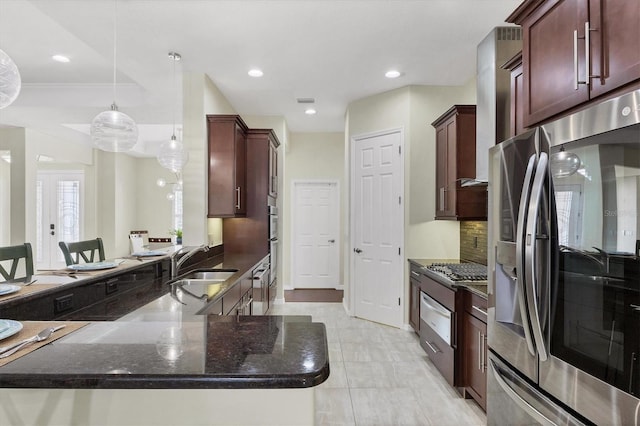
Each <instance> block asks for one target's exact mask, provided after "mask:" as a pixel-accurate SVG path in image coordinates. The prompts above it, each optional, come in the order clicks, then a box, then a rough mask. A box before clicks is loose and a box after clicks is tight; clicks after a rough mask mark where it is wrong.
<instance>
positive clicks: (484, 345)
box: [480, 333, 487, 373]
mask: <svg viewBox="0 0 640 426" xmlns="http://www.w3.org/2000/svg"><path fill="white" fill-rule="evenodd" d="M481 342H482V344H481V345H480V353H481V354H482V368H481V369H480V371H482V372H483V373H484V372H485V371H487V358H486V357H487V355H486V354H487V335H486V334H484V333H482V340H481Z"/></svg>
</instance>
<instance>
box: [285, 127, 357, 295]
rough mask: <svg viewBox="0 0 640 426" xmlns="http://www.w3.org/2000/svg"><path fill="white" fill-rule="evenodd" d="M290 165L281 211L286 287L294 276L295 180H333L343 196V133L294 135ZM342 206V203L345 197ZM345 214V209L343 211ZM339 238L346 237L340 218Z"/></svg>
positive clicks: (288, 163) (290, 283)
mask: <svg viewBox="0 0 640 426" xmlns="http://www.w3.org/2000/svg"><path fill="white" fill-rule="evenodd" d="M284 157H285V161H286V164H287V171H286V177H285V179H283V180H282V182H283V186H284V195H285V199H284V205H283V210H282V214H281V217H282V226H281V228H283V229H284V230H285V231H286V232H285V233H284V236H283V238H282V244H281V246H282V258H283V265H284V268H283V271H282V273H281V274H280V276H281V277H282V283H283V288H284V287H292V286H293V284H294V283H293V282H292V277H291V238H292V235H291V225H292V221H291V201H292V195H293V194H292V186H293V182H294V181H300V180H305V179H309V180H323V179H325V180H331V181H337V182H338V184H339V189H340V192H341V194H342V193H343V192H344V190H345V186H346V185H347V182H346V180H345V169H344V167H343V164H344V134H343V133H291V140H290V144H289V149H288V152H287V153H286V154H285V156H284ZM340 203H341V205H342V204H343V200H342V195H340ZM341 211H342V208H341ZM340 235H344V221H343V220H342V215H341V217H340ZM342 252H343V245H341V247H340V270H339V274H338V277H339V278H338V279H339V282H338V283H337V284H338V285H342V276H343V273H342V270H343V267H344V259H343V257H344V256H343V254H342Z"/></svg>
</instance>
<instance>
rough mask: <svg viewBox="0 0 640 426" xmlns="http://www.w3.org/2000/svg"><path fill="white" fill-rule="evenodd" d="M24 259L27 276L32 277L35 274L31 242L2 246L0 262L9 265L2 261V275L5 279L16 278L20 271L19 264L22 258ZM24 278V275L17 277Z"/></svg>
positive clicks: (0, 248)
mask: <svg viewBox="0 0 640 426" xmlns="http://www.w3.org/2000/svg"><path fill="white" fill-rule="evenodd" d="M21 259H24V271H25V276H26V277H30V276H31V275H33V254H32V251H31V244H30V243H24V244H20V245H18V246H9V247H0V262H2V263H4V264H5V266H7V267H8V270H7V269H6V268H5V266H3V265H2V263H0V275H1V276H2V278H4V279H5V280H7V281H8V280H14V279H16V274H17V272H18V265H19V264H20V260H21ZM17 278H22V277H17Z"/></svg>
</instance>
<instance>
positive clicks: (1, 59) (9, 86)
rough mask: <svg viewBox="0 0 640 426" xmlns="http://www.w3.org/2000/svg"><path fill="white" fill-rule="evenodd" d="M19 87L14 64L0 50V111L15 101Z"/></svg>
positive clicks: (19, 79) (19, 82)
mask: <svg viewBox="0 0 640 426" xmlns="http://www.w3.org/2000/svg"><path fill="white" fill-rule="evenodd" d="M21 87H22V80H21V78H20V72H19V71H18V67H17V66H16V63H15V62H13V60H12V59H11V58H10V57H9V55H7V54H6V53H5V52H4V51H3V50H1V49H0V109H2V108H5V107H8V106H9V105H11V103H13V101H15V100H16V98H17V97H18V95H19V94H20V88H21Z"/></svg>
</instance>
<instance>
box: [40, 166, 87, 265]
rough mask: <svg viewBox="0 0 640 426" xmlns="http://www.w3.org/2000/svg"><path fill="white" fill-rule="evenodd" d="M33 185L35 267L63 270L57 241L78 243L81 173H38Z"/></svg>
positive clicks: (62, 259)
mask: <svg viewBox="0 0 640 426" xmlns="http://www.w3.org/2000/svg"><path fill="white" fill-rule="evenodd" d="M36 185H37V186H36V194H37V198H36V209H37V221H38V225H37V227H38V229H37V241H36V250H35V252H36V253H35V261H36V268H37V269H59V268H63V267H65V266H66V263H65V262H64V256H63V255H62V251H61V250H60V247H58V242H59V241H80V239H81V236H82V235H81V229H82V228H81V222H82V214H83V209H82V191H83V186H84V174H83V172H81V171H78V172H75V171H69V172H67V171H65V172H53V171H52V172H50V171H40V172H38V179H37V182H36Z"/></svg>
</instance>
